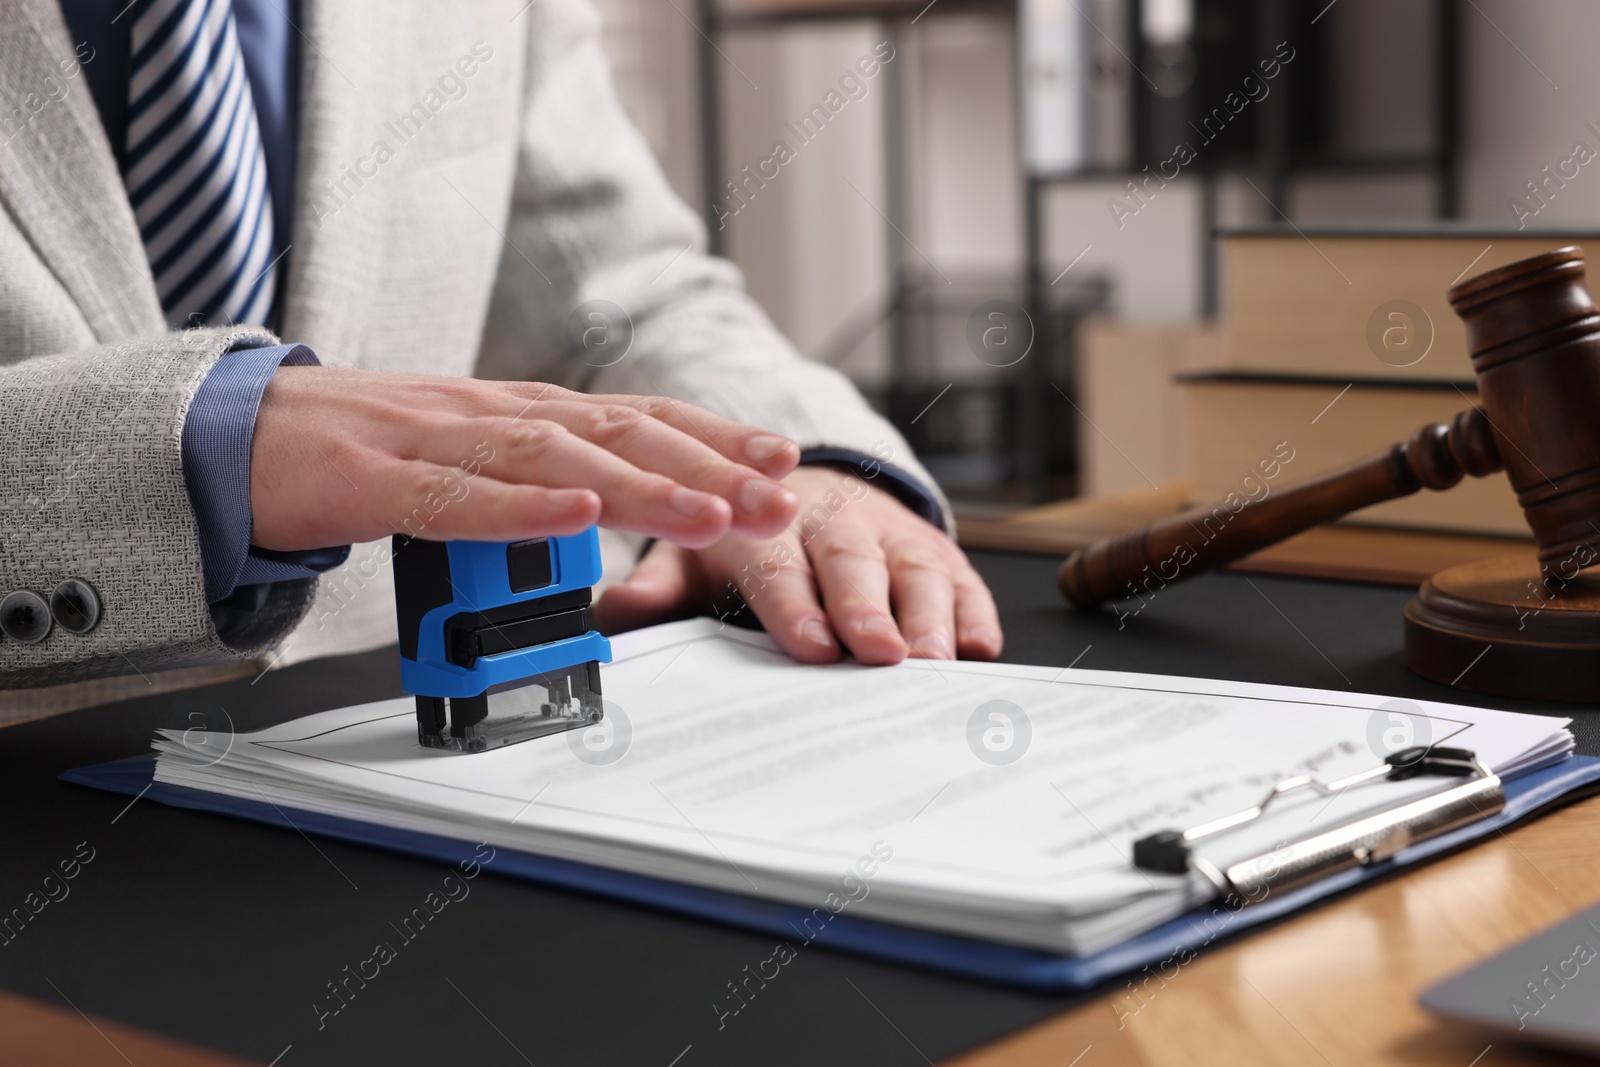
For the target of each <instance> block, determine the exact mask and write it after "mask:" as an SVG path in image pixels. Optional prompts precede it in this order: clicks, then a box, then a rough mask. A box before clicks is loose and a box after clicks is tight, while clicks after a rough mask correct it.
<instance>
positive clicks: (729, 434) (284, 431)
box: [250, 367, 800, 551]
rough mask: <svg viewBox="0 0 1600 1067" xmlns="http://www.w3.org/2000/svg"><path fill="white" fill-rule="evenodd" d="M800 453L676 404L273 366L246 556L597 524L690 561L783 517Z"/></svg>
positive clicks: (537, 387)
mask: <svg viewBox="0 0 1600 1067" xmlns="http://www.w3.org/2000/svg"><path fill="white" fill-rule="evenodd" d="M799 455H800V452H799V449H798V448H797V447H796V446H795V444H794V442H793V441H790V440H789V439H788V438H786V437H780V436H777V435H775V434H773V433H771V432H770V431H767V430H758V429H755V428H753V427H750V426H741V425H739V424H738V423H734V422H729V421H728V420H727V419H722V418H718V417H717V416H715V415H713V414H711V413H710V412H709V411H704V410H701V409H699V408H696V407H693V406H691V405H689V404H684V403H681V402H679V401H676V400H669V399H665V398H660V397H634V396H587V395H585V394H582V393H573V392H569V391H568V390H565V389H560V388H557V387H555V386H551V385H543V384H539V383H536V382H485V381H476V380H473V379H470V378H437V377H430V376H426V375H416V374H388V373H382V372H377V371H360V370H339V369H334V368H328V367H282V368H280V369H279V370H278V372H277V373H276V374H275V375H274V376H273V378H272V382H271V383H270V384H269V385H268V386H267V391H266V394H265V396H263V398H262V402H261V408H260V411H259V413H258V415H257V417H256V427H255V438H254V443H253V445H252V448H251V463H250V502H251V507H252V511H253V519H254V522H253V527H252V531H251V543H252V544H254V545H257V546H259V547H261V548H267V549H277V550H283V551H289V550H295V549H310V548H322V547H326V546H329V545H342V544H348V543H350V542H353V541H372V540H376V539H377V538H380V537H387V536H389V535H390V534H394V533H404V534H410V535H412V536H418V537H424V538H427V539H429V540H439V541H442V540H450V539H457V538H460V539H466V540H474V541H515V540H520V539H523V538H529V537H542V536H561V535H567V534H574V533H577V532H579V531H580V530H583V529H584V528H586V527H588V526H590V525H592V524H594V523H597V522H598V523H603V524H604V525H606V526H610V527H612V528H614V529H618V530H628V531H631V532H634V533H642V534H646V535H648V536H651V537H659V538H662V539H664V540H666V541H673V542H677V543H678V544H683V545H690V546H695V547H703V546H705V545H710V544H712V543H714V542H716V541H717V540H718V539H720V538H721V537H723V536H724V535H725V534H727V533H728V532H729V531H730V530H734V531H738V532H739V533H742V534H748V535H750V536H754V537H771V536H773V535H775V534H777V533H778V532H779V531H781V530H782V529H784V527H785V525H786V524H787V523H788V522H789V520H790V519H791V518H793V517H794V511H795V495H794V493H793V492H792V491H790V490H788V489H786V488H785V487H784V486H783V485H782V484H781V483H780V482H778V481H776V480H775V479H780V478H782V477H783V476H784V475H786V474H788V473H789V472H790V471H791V470H793V469H794V465H795V463H796V462H797V461H798V459H799Z"/></svg>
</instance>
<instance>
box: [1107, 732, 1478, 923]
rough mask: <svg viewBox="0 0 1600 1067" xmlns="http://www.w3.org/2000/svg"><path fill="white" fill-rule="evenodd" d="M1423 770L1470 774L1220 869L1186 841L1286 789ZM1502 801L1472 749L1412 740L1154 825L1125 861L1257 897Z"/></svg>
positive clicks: (1254, 811)
mask: <svg viewBox="0 0 1600 1067" xmlns="http://www.w3.org/2000/svg"><path fill="white" fill-rule="evenodd" d="M1423 776H1430V777H1431V776H1438V777H1446V778H1468V779H1470V780H1469V781H1467V782H1465V783H1463V784H1461V785H1458V786H1452V787H1450V788H1447V789H1444V790H1441V791H1439V792H1437V793H1431V794H1429V795H1427V796H1424V797H1419V798H1418V799H1416V800H1412V801H1408V802H1407V803H1405V804H1402V805H1400V806H1399V807H1397V808H1394V809H1391V810H1389V811H1383V812H1378V813H1377V814H1375V815H1370V816H1367V817H1365V818H1362V819H1358V820H1356V821H1355V822H1352V823H1349V824H1346V825H1344V826H1336V827H1332V828H1330V829H1328V830H1325V831H1322V832H1320V833H1316V834H1313V835H1311V836H1309V837H1306V838H1303V839H1301V840H1299V841H1293V842H1288V843H1286V844H1282V845H1279V846H1278V847H1276V848H1274V849H1272V850H1271V851H1270V852H1267V853H1264V854H1262V855H1259V856H1253V857H1249V858H1246V859H1243V860H1240V861H1238V862H1236V863H1232V864H1229V865H1228V867H1227V868H1226V869H1225V870H1223V869H1219V868H1218V867H1216V866H1215V865H1214V864H1212V863H1211V862H1209V861H1208V860H1206V859H1205V857H1203V856H1199V855H1197V854H1196V853H1195V852H1194V850H1193V848H1192V846H1193V845H1194V843H1195V842H1197V841H1201V840H1204V839H1205V838H1208V837H1212V836H1214V835H1216V834H1220V833H1222V832H1224V831H1226V830H1232V829H1234V828H1236V827H1239V826H1244V825H1246V824H1248V823H1251V822H1254V821H1256V820H1257V819H1259V818H1261V817H1262V816H1263V815H1265V814H1266V812H1267V810H1268V809H1269V808H1270V807H1271V806H1272V804H1273V803H1274V802H1275V801H1277V800H1279V799H1280V798H1281V797H1284V796H1287V795H1289V794H1292V793H1299V792H1305V791H1310V792H1315V793H1317V794H1319V795H1321V796H1327V797H1332V796H1337V795H1339V794H1340V793H1343V792H1344V791H1345V790H1347V789H1350V788H1351V787H1353V786H1358V785H1363V784H1365V783H1367V782H1374V781H1379V780H1385V781H1401V780H1404V779H1408V778H1418V777H1423ZM1504 806H1505V790H1504V788H1503V786H1502V784H1501V782H1500V778H1499V777H1498V776H1497V775H1495V774H1493V773H1492V772H1491V771H1490V770H1489V769H1488V768H1487V767H1485V766H1484V765H1483V764H1482V763H1480V762H1478V758H1477V756H1476V755H1475V754H1474V753H1473V752H1471V751H1469V750H1467V749H1462V748H1432V747H1427V746H1416V747H1413V748H1406V749H1401V750H1400V751H1398V752H1394V753H1391V754H1390V755H1389V757H1388V758H1387V759H1385V760H1384V762H1383V763H1381V764H1379V765H1378V766H1376V767H1371V768H1368V769H1367V770H1364V771H1359V772H1357V773H1355V774H1351V775H1347V776H1345V777H1343V778H1339V779H1336V780H1334V781H1331V782H1324V781H1321V780H1320V779H1317V778H1314V777H1311V776H1310V775H1299V776H1296V777H1294V778H1286V779H1284V780H1283V781H1281V782H1279V783H1278V784H1277V785H1275V786H1273V787H1272V789H1271V790H1269V791H1268V792H1267V795H1266V796H1265V797H1263V798H1262V800H1261V802H1260V803H1258V804H1256V805H1255V806H1254V807H1250V808H1246V809H1245V810H1243V811H1239V812H1235V813H1233V814H1232V815H1225V816H1223V817H1222V818H1219V819H1213V820H1212V821H1210V822H1207V823H1202V824H1200V825H1199V826H1192V827H1190V828H1189V829H1187V830H1161V831H1158V832H1156V833H1153V834H1150V835H1148V836H1146V837H1142V838H1140V839H1139V840H1137V841H1135V842H1134V843H1133V865H1134V866H1135V867H1137V868H1140V869H1143V870H1147V871H1159V872H1162V873H1164V874H1187V873H1188V872H1189V871H1191V870H1195V871H1199V872H1200V873H1202V874H1204V875H1205V876H1206V878H1207V879H1208V880H1209V881H1211V882H1212V883H1213V884H1214V885H1215V886H1216V887H1217V889H1218V891H1219V892H1220V893H1221V894H1222V895H1223V897H1224V898H1228V899H1233V898H1238V899H1242V900H1244V901H1246V902H1250V901H1258V900H1261V899H1264V898H1265V896H1266V895H1267V894H1268V893H1270V892H1274V891H1277V892H1283V891H1286V890H1289V889H1294V888H1297V887H1299V886H1302V885H1305V884H1307V883H1309V882H1313V881H1316V880H1318V879H1320V878H1324V877H1327V876H1328V875H1330V874H1335V873H1337V872H1339V871H1342V870H1348V869H1349V868H1352V867H1358V866H1360V867H1365V866H1369V865H1371V864H1374V863H1378V862H1380V861H1382V860H1386V859H1388V858H1390V857H1391V856H1393V855H1394V854H1395V853H1396V852H1399V851H1400V850H1401V849H1403V848H1405V847H1407V846H1409V845H1413V844H1416V843H1417V842H1419V841H1423V840H1426V839H1427V838H1430V837H1434V836H1437V835H1438V834H1442V833H1446V832H1448V831H1450V830H1454V829H1456V828H1458V827H1460V826H1464V825H1466V824H1468V823H1471V822H1474V821H1476V820H1478V819H1481V818H1485V817H1487V816H1490V815H1493V814H1495V813H1497V812H1498V811H1500V809H1501V808H1503V807H1504Z"/></svg>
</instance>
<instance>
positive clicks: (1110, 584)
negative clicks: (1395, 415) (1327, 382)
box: [1056, 407, 1502, 607]
mask: <svg viewBox="0 0 1600 1067" xmlns="http://www.w3.org/2000/svg"><path fill="white" fill-rule="evenodd" d="M1501 467H1502V464H1501V461H1500V451H1499V448H1498V446H1497V445H1496V443H1495V438H1494V431H1493V428H1492V427H1491V426H1490V425H1489V419H1488V417H1487V416H1485V415H1484V413H1483V409H1482V408H1477V407H1474V408H1471V409H1469V410H1467V411H1463V412H1461V413H1459V414H1458V415H1456V417H1455V418H1454V419H1452V420H1451V421H1450V422H1449V423H1448V424H1446V423H1442V422H1435V423H1430V424H1428V425H1427V426H1424V427H1422V428H1421V429H1419V430H1418V431H1417V432H1416V433H1414V434H1412V435H1411V437H1410V438H1409V439H1408V440H1406V441H1405V442H1403V443H1401V444H1397V445H1393V446H1392V447H1390V448H1387V449H1385V450H1384V451H1382V452H1379V453H1376V454H1375V455H1372V456H1369V457H1367V458H1366V459H1363V460H1360V461H1358V462H1356V463H1352V464H1350V465H1349V466H1347V467H1341V468H1339V469H1337V470H1334V471H1330V472H1328V473H1327V474H1323V475H1321V476H1319V477H1316V478H1313V479H1311V480H1310V481H1307V482H1301V483H1300V484H1298V485H1295V486H1293V487H1291V488H1288V489H1284V490H1281V491H1279V492H1276V493H1270V494H1269V495H1267V496H1265V497H1262V498H1260V499H1259V500H1256V501H1249V500H1246V501H1244V503H1243V506H1242V507H1237V509H1236V510H1234V509H1230V508H1229V507H1228V506H1227V504H1226V502H1224V503H1219V504H1216V505H1214V506H1210V507H1207V506H1204V505H1202V506H1201V507H1197V508H1193V509H1191V510H1189V511H1186V512H1184V513H1182V514H1180V515H1174V516H1172V517H1171V518H1166V519H1160V520H1158V521H1156V522H1153V523H1150V524H1149V525H1148V526H1142V527H1140V528H1139V529H1137V530H1132V531H1130V532H1128V533H1124V534H1118V535H1116V536H1114V537H1108V538H1106V539H1104V540H1102V541H1099V542H1097V543H1095V544H1092V545H1090V546H1089V547H1088V548H1084V549H1080V550H1079V551H1077V552H1074V553H1073V554H1072V555H1070V556H1068V557H1067V558H1066V560H1065V561H1064V562H1063V563H1062V564H1061V570H1060V572H1059V573H1058V574H1057V575H1056V581H1057V584H1059V585H1060V587H1061V595H1062V596H1064V597H1066V598H1067V599H1068V600H1070V601H1071V602H1072V603H1074V604H1076V605H1077V606H1079V607H1091V606H1093V605H1095V604H1101V603H1104V602H1105V601H1107V600H1117V599H1120V598H1123V597H1129V596H1133V595H1135V594H1136V593H1138V592H1140V591H1142V590H1145V589H1147V588H1159V587H1161V586H1162V585H1165V584H1167V583H1169V582H1172V581H1175V580H1177V579H1180V578H1187V577H1189V576H1190V575H1193V574H1198V573H1199V572H1201V571H1204V570H1209V569H1210V568H1212V567H1218V566H1221V565H1222V564H1224V563H1228V562H1231V561H1233V560H1236V559H1239V558H1240V557H1241V556H1248V555H1249V554H1250V553H1252V552H1254V551H1256V550H1257V549H1259V548H1264V547H1266V546H1267V545H1270V544H1275V543H1277V542H1278V541H1282V540H1283V539H1284V538H1286V537H1291V536H1293V535H1294V534H1297V533H1300V532H1301V531H1303V530H1309V529H1311V527H1313V526H1318V525H1320V524H1322V523H1324V522H1329V521H1331V520H1333V519H1337V518H1341V517H1342V516H1345V515H1348V514H1350V513H1351V512H1352V511H1357V510H1359V509H1361V508H1364V507H1367V506H1368V505H1371V504H1378V503H1382V502H1383V501H1385V500H1393V499H1395V498H1396V497H1402V496H1409V495H1410V494H1412V493H1415V492H1416V491H1417V490H1419V489H1423V488H1427V489H1435V490H1438V489H1448V488H1450V487H1451V486H1453V485H1455V484H1456V483H1457V482H1459V481H1461V479H1462V478H1463V477H1464V476H1466V475H1469V474H1470V475H1472V476H1473V477H1475V478H1481V477H1483V476H1484V475H1486V474H1492V473H1494V472H1495V471H1498V470H1500V469H1501ZM1230 499H1232V498H1230ZM1151 583H1154V584H1153V585H1152V584H1151Z"/></svg>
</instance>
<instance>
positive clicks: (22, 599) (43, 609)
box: [0, 589, 50, 645]
mask: <svg viewBox="0 0 1600 1067" xmlns="http://www.w3.org/2000/svg"><path fill="white" fill-rule="evenodd" d="M49 632H50V605H49V604H46V603H45V602H44V597H42V596H40V595H39V594H38V593H35V592H34V591H33V590H32V589H18V590H17V591H16V592H14V593H8V594H6V598H5V599H4V600H0V633H4V634H5V635H6V636H7V637H9V638H11V640H13V641H20V642H22V643H23V644H25V645H32V644H37V643H38V642H40V641H43V640H44V638H45V635H46V634H48V633H49Z"/></svg>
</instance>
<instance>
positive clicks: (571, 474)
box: [427, 419, 732, 548]
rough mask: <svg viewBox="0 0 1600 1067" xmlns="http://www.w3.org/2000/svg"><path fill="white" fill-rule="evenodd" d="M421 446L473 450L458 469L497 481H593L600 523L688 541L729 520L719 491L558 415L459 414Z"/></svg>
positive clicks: (446, 451) (444, 453)
mask: <svg viewBox="0 0 1600 1067" xmlns="http://www.w3.org/2000/svg"><path fill="white" fill-rule="evenodd" d="M427 447H428V449H429V451H430V453H431V456H430V458H432V457H435V456H436V457H439V458H441V459H443V460H448V459H450V458H452V457H457V456H461V455H471V456H473V457H474V462H473V463H472V464H470V465H465V466H464V467H463V469H470V470H474V471H476V470H481V471H482V472H483V473H484V474H487V475H488V476H489V477H491V478H494V479H496V480H498V481H502V482H510V483H514V484H519V485H541V486H546V487H549V488H563V489H593V490H594V491H595V492H596V493H598V494H599V495H600V502H601V512H600V520H599V521H600V522H601V523H602V524H604V525H606V526H609V527H612V528H613V529H617V530H626V531H629V532H632V533H642V534H645V535H646V536H648V537H660V538H664V539H665V540H668V541H673V542H675V543H677V544H681V545H686V546H688V547H691V548H702V547H704V546H706V545H709V544H712V543H713V542H715V541H717V540H718V539H719V538H721V537H722V535H723V534H725V533H727V532H728V527H729V524H730V522H731V520H732V509H731V508H730V507H729V505H728V502H727V501H725V500H723V499H722V498H721V497H718V496H716V495H715V494H713V493H705V492H701V491H700V490H698V489H691V488H689V487H687V486H683V485H680V484H678V483H677V482H676V481H674V480H673V479H671V478H668V477H667V476H665V475H662V474H657V473H655V472H653V471H645V470H641V469H639V468H638V467H636V466H634V465H633V464H632V463H629V462H628V461H627V460H626V459H623V458H622V457H621V456H618V455H616V454H614V453H611V452H608V451H606V450H605V449H604V448H601V447H600V446H599V445H596V444H594V443H592V442H590V441H586V440H584V439H583V438H582V437H579V436H578V435H576V434H574V433H572V432H571V431H569V430H568V429H567V428H566V427H564V426H562V425H561V424H560V423H557V422H550V421H547V420H543V419H537V420H530V419H522V420H517V421H513V420H510V419H491V420H457V421H455V422H451V423H447V424H445V425H444V426H442V427H441V428H440V430H439V432H438V433H436V434H434V435H432V437H431V439H430V443H429V444H428V446H427Z"/></svg>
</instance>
